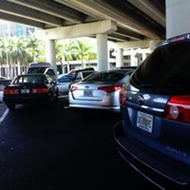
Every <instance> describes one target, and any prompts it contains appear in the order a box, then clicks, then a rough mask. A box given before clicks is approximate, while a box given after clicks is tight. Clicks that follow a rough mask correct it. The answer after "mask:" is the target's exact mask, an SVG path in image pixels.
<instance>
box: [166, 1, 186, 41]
mask: <svg viewBox="0 0 190 190" xmlns="http://www.w3.org/2000/svg"><path fill="white" fill-rule="evenodd" d="M189 7H190V1H189V0H166V38H171V37H174V36H178V35H181V34H185V33H189V31H190V30H189V26H190V19H189V17H190V11H189Z"/></svg>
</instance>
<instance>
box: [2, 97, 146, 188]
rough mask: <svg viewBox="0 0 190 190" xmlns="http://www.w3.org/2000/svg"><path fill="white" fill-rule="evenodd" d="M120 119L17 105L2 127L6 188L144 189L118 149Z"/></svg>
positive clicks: (61, 105)
mask: <svg viewBox="0 0 190 190" xmlns="http://www.w3.org/2000/svg"><path fill="white" fill-rule="evenodd" d="M119 120H120V116H119V115H115V114H112V113H110V112H104V111H90V110H88V111H85V112H82V111H79V110H78V111H77V110H75V111H73V110H70V109H68V108H67V99H66V98H61V99H59V101H58V103H57V104H56V105H55V106H54V107H53V109H51V110H50V109H47V108H46V107H42V106H17V107H16V110H15V111H13V112H10V111H9V112H8V114H7V116H6V118H5V119H4V120H3V122H1V124H0V146H1V151H0V162H1V173H0V187H1V188H0V189H1V190H17V189H19V190H22V189H25V190H26V189H27V190H30V189H31V190H38V189H39V190H42V189H43V190H46V189H47V190H49V189H55V190H57V189H58V190H59V189H66V190H67V189H71V190H74V189H97V190H99V189H104V190H105V189H135V190H136V189H143V185H142V182H141V180H140V178H139V177H138V176H137V175H136V174H135V173H133V172H132V170H131V169H130V168H129V167H128V166H127V164H126V163H125V162H124V160H123V159H122V158H121V157H120V156H119V154H118V153H117V151H116V149H115V144H114V137H113V126H114V124H116V123H117V122H118V121H119Z"/></svg>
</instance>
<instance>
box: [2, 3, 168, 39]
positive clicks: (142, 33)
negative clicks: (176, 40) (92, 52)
mask: <svg viewBox="0 0 190 190" xmlns="http://www.w3.org/2000/svg"><path fill="white" fill-rule="evenodd" d="M0 19H3V20H7V21H11V22H16V23H21V24H24V25H29V26H33V27H37V28H40V29H52V28H59V27H64V26H74V25H78V24H84V23H92V22H97V21H102V20H106V19H111V20H113V21H116V23H117V31H115V32H113V33H112V34H108V40H110V41H115V42H126V41H142V40H160V39H161V40H162V39H165V33H166V21H165V0H1V5H0Z"/></svg>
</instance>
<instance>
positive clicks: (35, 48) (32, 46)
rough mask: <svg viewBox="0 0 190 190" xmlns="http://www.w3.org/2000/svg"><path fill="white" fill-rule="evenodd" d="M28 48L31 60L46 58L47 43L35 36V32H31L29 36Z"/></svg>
mask: <svg viewBox="0 0 190 190" xmlns="http://www.w3.org/2000/svg"><path fill="white" fill-rule="evenodd" d="M26 48H27V51H28V52H29V54H30V60H31V62H36V61H38V60H39V59H44V58H45V56H44V49H45V43H43V42H42V41H41V40H39V39H37V38H36V37H35V36H34V34H30V37H29V38H27V45H26ZM42 55H43V56H42ZM40 61H42V60H40Z"/></svg>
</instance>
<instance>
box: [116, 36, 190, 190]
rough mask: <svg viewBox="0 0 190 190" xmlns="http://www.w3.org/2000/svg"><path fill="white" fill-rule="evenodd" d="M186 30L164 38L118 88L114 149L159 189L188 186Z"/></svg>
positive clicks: (189, 44) (189, 61) (189, 46)
mask: <svg viewBox="0 0 190 190" xmlns="http://www.w3.org/2000/svg"><path fill="white" fill-rule="evenodd" d="M189 50H190V34H186V35H182V36H177V37H175V38H171V39H168V40H166V41H164V42H162V43H160V44H159V45H158V47H157V48H156V49H155V50H154V52H153V53H151V55H150V56H149V57H148V58H147V59H146V60H145V61H144V62H143V63H142V64H141V65H140V66H139V67H138V68H137V69H136V71H135V72H134V73H133V74H132V75H131V76H130V78H129V80H128V81H127V82H126V83H125V84H124V85H123V88H122V89H121V91H120V109H121V117H122V120H121V122H119V123H118V124H116V125H115V126H114V135H115V140H116V145H117V150H118V152H119V153H120V154H121V156H122V158H124V159H125V160H126V161H127V163H129V165H130V166H132V167H133V169H135V170H136V171H137V172H139V173H140V174H141V175H142V176H143V177H145V178H146V179H148V180H149V181H150V182H152V184H154V185H155V187H156V186H157V187H158V188H160V189H190V74H189V71H190V54H189Z"/></svg>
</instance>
